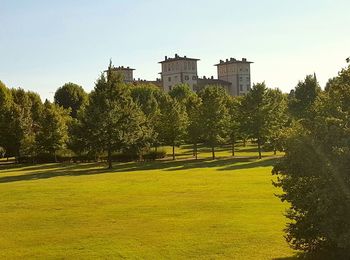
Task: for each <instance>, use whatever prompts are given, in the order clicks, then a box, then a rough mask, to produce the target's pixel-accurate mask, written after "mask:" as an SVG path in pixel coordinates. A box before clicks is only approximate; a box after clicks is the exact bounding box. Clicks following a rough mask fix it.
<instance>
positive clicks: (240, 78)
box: [239, 77, 249, 80]
mask: <svg viewBox="0 0 350 260" xmlns="http://www.w3.org/2000/svg"><path fill="white" fill-rule="evenodd" d="M245 79H246V80H249V77H246V78H245ZM239 80H243V77H239Z"/></svg>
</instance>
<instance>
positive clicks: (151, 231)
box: [0, 147, 294, 259]
mask: <svg viewBox="0 0 350 260" xmlns="http://www.w3.org/2000/svg"><path fill="white" fill-rule="evenodd" d="M185 148H186V147H185ZM203 149H205V148H203ZM188 152H189V150H188V149H181V150H178V155H179V157H182V158H184V157H185V155H187V157H188ZM241 153H242V154H240V156H243V155H245V156H246V155H251V156H252V155H254V156H256V151H254V148H253V147H247V148H241ZM181 154H182V155H181ZM206 155H208V156H209V155H210V153H209V151H208V154H206V153H205V151H204V153H202V154H201V156H202V157H201V158H200V159H199V160H198V161H195V160H191V159H188V160H182V159H181V160H178V161H175V162H173V161H170V160H164V161H158V162H147V163H121V164H115V165H114V166H115V168H114V170H112V171H109V170H106V168H105V167H106V166H105V164H97V163H95V164H79V165H76V164H45V165H34V166H30V165H29V166H23V167H16V166H13V165H12V166H9V165H5V166H1V168H0V258H1V259H11V258H21V259H32V258H40V259H65V258H67V259H95V258H103V259H119V258H120V259H122V258H126V259H221V258H222V259H289V257H292V256H293V255H294V252H293V251H292V250H291V249H290V248H289V247H288V245H287V244H286V242H285V240H284V238H283V231H282V229H283V228H284V226H285V223H286V219H285V217H284V216H283V213H284V210H285V208H286V206H287V205H285V204H282V203H281V202H280V201H279V200H278V199H277V198H276V197H275V196H274V193H276V192H278V190H276V188H274V187H273V186H272V185H271V179H272V176H271V169H272V165H273V164H274V163H275V160H276V159H273V158H264V159H263V160H261V161H257V160H255V159H249V158H236V159H233V158H231V157H223V158H221V159H219V160H214V161H212V160H210V159H209V158H203V157H206ZM219 155H220V156H227V155H229V152H228V151H226V150H225V148H222V150H221V151H220V152H219Z"/></svg>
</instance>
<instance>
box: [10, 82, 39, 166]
mask: <svg viewBox="0 0 350 260" xmlns="http://www.w3.org/2000/svg"><path fill="white" fill-rule="evenodd" d="M11 93H12V97H13V106H12V108H11V120H10V121H9V126H10V129H11V131H12V134H11V138H10V139H11V140H12V145H13V151H14V152H15V155H16V158H17V161H18V162H20V160H21V157H22V156H25V157H33V156H34V154H35V128H34V123H33V118H32V101H31V99H30V97H29V95H28V93H26V92H25V91H24V90H23V89H21V88H18V89H11Z"/></svg>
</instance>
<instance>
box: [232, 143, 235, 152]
mask: <svg viewBox="0 0 350 260" xmlns="http://www.w3.org/2000/svg"><path fill="white" fill-rule="evenodd" d="M232 156H235V140H233V141H232Z"/></svg>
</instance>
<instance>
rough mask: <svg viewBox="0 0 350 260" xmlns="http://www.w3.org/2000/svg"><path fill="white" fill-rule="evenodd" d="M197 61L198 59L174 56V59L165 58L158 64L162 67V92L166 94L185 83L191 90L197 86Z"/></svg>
mask: <svg viewBox="0 0 350 260" xmlns="http://www.w3.org/2000/svg"><path fill="white" fill-rule="evenodd" d="M197 61H199V59H193V58H187V57H186V56H184V57H180V56H179V55H177V54H175V57H174V58H168V57H167V56H165V59H164V60H163V61H160V62H159V63H160V64H161V65H162V72H161V73H160V74H161V80H162V84H163V90H164V91H165V92H168V91H169V90H171V89H172V88H173V87H174V86H176V85H178V84H181V83H186V84H188V85H189V86H190V88H191V89H192V90H193V88H194V86H196V85H197V79H198V74H197Z"/></svg>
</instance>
